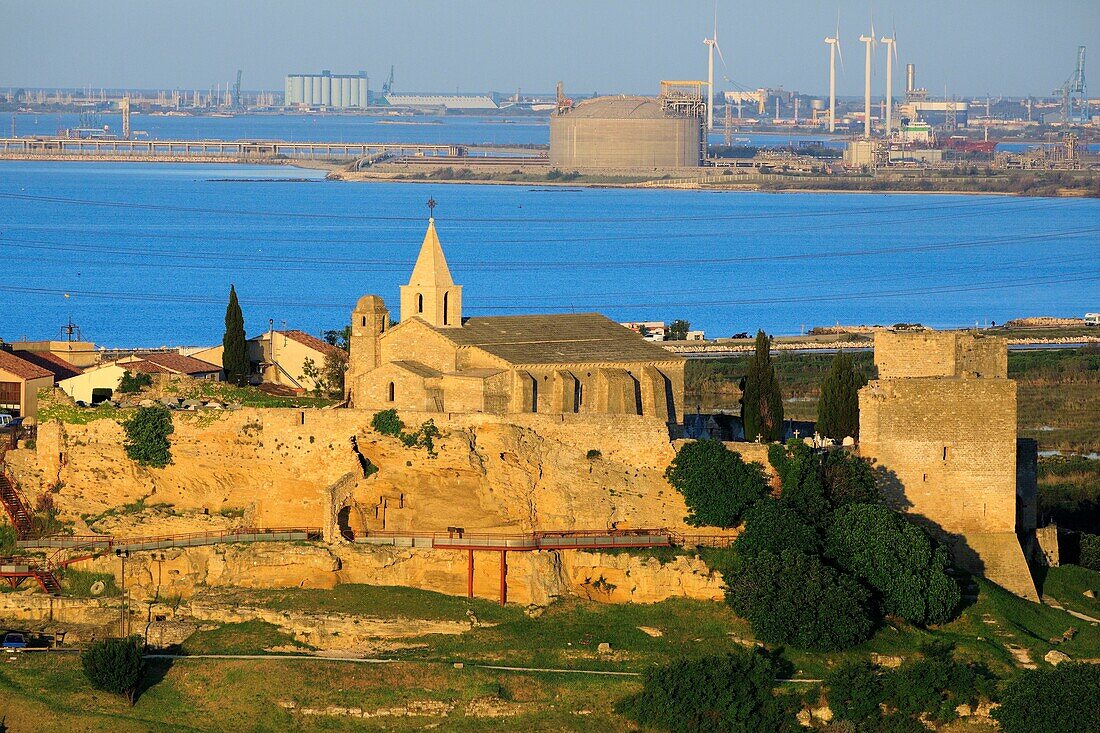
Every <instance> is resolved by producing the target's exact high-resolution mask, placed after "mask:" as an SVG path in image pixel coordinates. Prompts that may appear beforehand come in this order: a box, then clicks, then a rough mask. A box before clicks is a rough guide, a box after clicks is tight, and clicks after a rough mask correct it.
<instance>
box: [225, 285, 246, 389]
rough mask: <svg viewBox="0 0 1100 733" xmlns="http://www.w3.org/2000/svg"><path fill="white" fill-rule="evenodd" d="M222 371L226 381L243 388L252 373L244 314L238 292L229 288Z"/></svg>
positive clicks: (231, 287)
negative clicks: (238, 299) (250, 372)
mask: <svg viewBox="0 0 1100 733" xmlns="http://www.w3.org/2000/svg"><path fill="white" fill-rule="evenodd" d="M222 369H224V370H225V378H226V381H228V382H230V383H231V384H235V385H237V386H238V387H243V386H244V385H245V384H247V383H248V373H249V371H250V368H249V362H248V343H247V341H246V340H245V335H244V314H242V313H241V305H240V303H238V302H237V290H236V288H234V287H233V286H232V285H230V286H229V305H227V306H226V308H225V336H224V337H222Z"/></svg>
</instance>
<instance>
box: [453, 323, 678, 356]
mask: <svg viewBox="0 0 1100 733" xmlns="http://www.w3.org/2000/svg"><path fill="white" fill-rule="evenodd" d="M433 329H434V330H435V331H436V332H437V333H439V334H441V335H443V336H444V337H446V338H448V339H450V340H451V341H452V342H454V343H456V344H458V345H459V346H471V347H476V348H479V349H482V350H484V351H487V352H489V353H490V354H493V355H494V356H497V357H499V358H501V359H504V360H505V361H507V362H509V363H511V364H578V363H581V364H584V363H589V364H595V363H628V362H638V361H662V362H669V361H681V360H682V359H683V357H682V356H680V355H678V354H673V353H671V352H669V351H667V350H665V349H663V348H662V347H660V346H657V345H655V344H653V343H650V342H648V341H646V340H645V339H643V338H642V337H641V336H640V335H638V334H637V333H635V332H633V331H631V330H630V329H628V328H625V327H623V326H620V325H619V324H618V323H615V322H614V321H612V320H611V319H609V318H607V317H606V316H603V315H601V314H599V313H567V314H559V315H535V316H490V317H484V318H468V319H466V320H465V321H464V322H463V324H462V328H434V327H433Z"/></svg>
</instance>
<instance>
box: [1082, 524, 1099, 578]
mask: <svg viewBox="0 0 1100 733" xmlns="http://www.w3.org/2000/svg"><path fill="white" fill-rule="evenodd" d="M1079 537H1080V553H1081V554H1080V556H1079V557H1078V560H1077V564H1078V565H1080V566H1081V567H1083V568H1088V569H1089V570H1097V571H1100V535H1095V534H1086V533H1084V532H1082V533H1081V534H1080V535H1079Z"/></svg>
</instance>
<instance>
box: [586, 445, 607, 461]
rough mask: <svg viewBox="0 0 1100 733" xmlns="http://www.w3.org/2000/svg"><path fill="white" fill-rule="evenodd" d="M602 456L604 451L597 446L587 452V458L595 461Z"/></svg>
mask: <svg viewBox="0 0 1100 733" xmlns="http://www.w3.org/2000/svg"><path fill="white" fill-rule="evenodd" d="M602 457H603V453H601V452H600V451H599V450H597V449H595V448H590V449H589V450H588V452H587V453H585V458H587V459H588V460H590V461H594V460H596V459H597V458H602Z"/></svg>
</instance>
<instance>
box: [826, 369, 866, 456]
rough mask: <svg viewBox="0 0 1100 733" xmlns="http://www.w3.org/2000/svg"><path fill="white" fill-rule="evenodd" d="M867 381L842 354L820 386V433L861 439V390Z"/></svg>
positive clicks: (833, 436)
mask: <svg viewBox="0 0 1100 733" xmlns="http://www.w3.org/2000/svg"><path fill="white" fill-rule="evenodd" d="M865 384H867V378H866V377H865V376H864V375H863V374H862V373H861V372H859V371H857V370H856V367H855V363H854V362H853V361H852V357H851V356H849V355H848V354H845V353H844V352H840V353H838V354H837V355H836V358H835V359H833V364H832V366H831V367H830V368H829V373H828V374H826V375H825V380H824V381H823V382H822V383H821V399H820V400H819V401H818V403H817V432H819V433H820V434H821V435H825V436H828V437H830V438H835V439H838V440H839V439H843V438H847V437H848V436H851V437H853V438H858V437H859V388H860V387H862V386H863V385H865Z"/></svg>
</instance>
